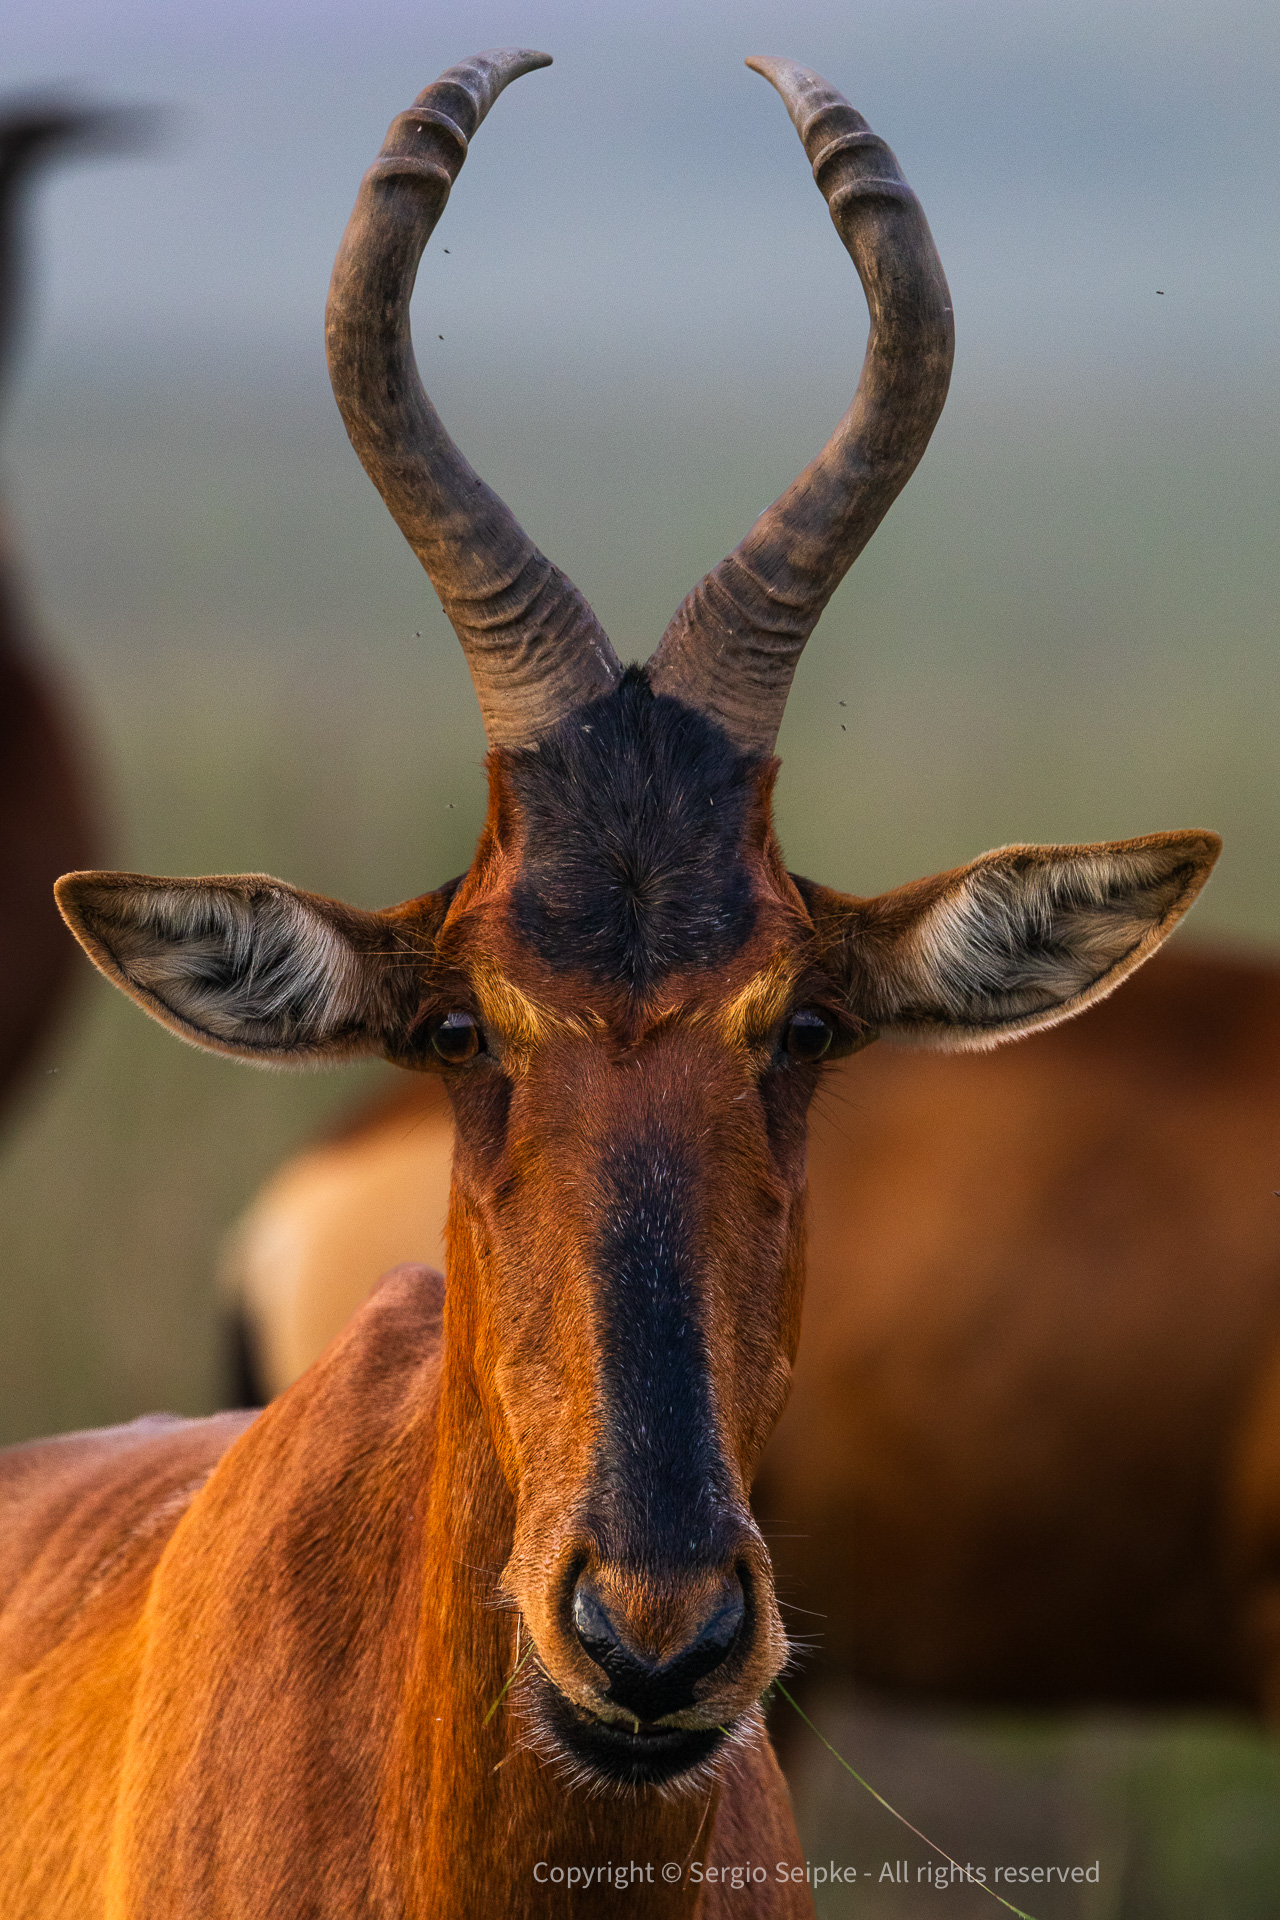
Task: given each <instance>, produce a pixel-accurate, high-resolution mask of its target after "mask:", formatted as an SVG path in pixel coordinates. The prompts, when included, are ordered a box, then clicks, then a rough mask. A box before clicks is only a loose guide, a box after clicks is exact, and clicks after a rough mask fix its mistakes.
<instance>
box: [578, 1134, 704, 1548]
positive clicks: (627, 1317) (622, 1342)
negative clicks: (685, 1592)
mask: <svg viewBox="0 0 1280 1920" xmlns="http://www.w3.org/2000/svg"><path fill="white" fill-rule="evenodd" d="M602 1197H603V1201H604V1209H603V1211H604V1224H603V1229H602V1231H601V1234H600V1237H599V1241H598V1244H597V1249H596V1261H597V1268H598V1274H599V1288H598V1292H597V1302H598V1304H597V1316H598V1317H597V1327H598V1332H599V1337H600V1344H601V1373H602V1380H601V1386H602V1398H603V1408H602V1429H601V1435H600V1442H599V1449H598V1453H597V1457H596V1461H595V1473H594V1475H593V1493H592V1499H591V1515H590V1519H591V1523H592V1526H593V1530H594V1531H595V1532H596V1534H597V1537H598V1538H599V1541H600V1547H601V1550H602V1552H603V1554H604V1555H605V1557H606V1558H608V1559H610V1560H613V1561H615V1562H622V1563H626V1564H630V1565H637V1566H643V1567H645V1568H647V1569H651V1570H654V1569H657V1568H660V1567H666V1566H672V1565H680V1566H683V1567H686V1568H687V1566H688V1564H689V1560H690V1556H691V1555H693V1556H695V1557H698V1558H700V1557H701V1556H702V1555H703V1554H704V1553H705V1554H706V1555H707V1557H708V1559H709V1560H710V1561H716V1560H717V1558H718V1539H717V1535H718V1523H719V1521H720V1519H721V1516H722V1515H724V1513H725V1510H726V1505H727V1499H728V1476H727V1474H726V1472H725V1467H724V1462H723V1460H722V1458H721V1454H720V1447H719V1440H718V1436H717V1433H716V1429H715V1422H714V1413H713V1404H712V1398H711V1391H710V1373H709V1361H708V1355H707V1348H706V1341H705V1338H704V1335H703V1330H702V1325H701V1321H700V1316H699V1312H698V1303H697V1295H696V1289H695V1267H694V1258H693V1251H692V1246H693V1242H692V1233H691V1224H692V1220H693V1218H694V1217H695V1207H696V1200H697V1194H696V1186H695V1181H694V1177H693V1173H692V1170H691V1169H690V1168H689V1166H688V1165H687V1163H686V1162H685V1160H684V1158H683V1156H682V1154H681V1153H680V1151H679V1149H678V1148H677V1147H675V1146H674V1145H673V1144H672V1142H671V1141H670V1140H669V1139H668V1138H667V1137H666V1136H665V1135H664V1134H663V1133H662V1132H661V1131H658V1130H656V1129H655V1130H652V1131H650V1132H648V1133H646V1134H643V1135H640V1136H638V1137H636V1138H634V1139H632V1140H631V1141H629V1142H628V1143H627V1144H626V1145H625V1146H623V1147H621V1148H620V1149H618V1150H617V1151H616V1152H615V1153H614V1154H613V1155H612V1156H611V1160H610V1164H609V1168H608V1172H607V1174H606V1177H605V1182H604V1193H603V1196H602Z"/></svg>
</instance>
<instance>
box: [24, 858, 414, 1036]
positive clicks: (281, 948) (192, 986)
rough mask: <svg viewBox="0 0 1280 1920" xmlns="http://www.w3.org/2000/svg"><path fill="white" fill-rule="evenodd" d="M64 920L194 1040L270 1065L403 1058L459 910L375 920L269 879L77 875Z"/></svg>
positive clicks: (395, 913)
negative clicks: (441, 943) (442, 929)
mask: <svg viewBox="0 0 1280 1920" xmlns="http://www.w3.org/2000/svg"><path fill="white" fill-rule="evenodd" d="M55 892H56V895H57V901H58V906H59V907H60V909H61V911H62V917H63V919H64V920H65V921H66V923H67V925H68V926H69V927H70V928H71V931H72V932H73V933H74V934H75V936H76V939H77V940H78V941H79V942H80V944H81V946H82V947H83V948H84V950H85V952H86V953H87V954H88V955H89V958H90V959H91V960H92V961H93V963H94V965H95V966H96V967H98V968H100V969H101V971H102V972H103V973H105V974H106V976H107V978H108V980H111V981H113V982H114V983H115V985H116V986H118V987H121V988H122V989H123V990H124V992H125V993H127V994H128V995H129V997H130V999H132V1000H136V1001H137V1002H138V1005H139V1006H140V1007H144V1008H145V1009H146V1011H147V1012H148V1013H149V1014H151V1015H152V1017H153V1018H154V1019H156V1020H159V1021H160V1022H161V1024H162V1025H163V1026H166V1027H169V1028H170V1029H171V1030H172V1031H173V1032H174V1033H176V1034H179V1035H180V1036H181V1038H182V1039H184V1040H189V1041H191V1042H192V1043H193V1045H195V1046H198V1047H207V1048H210V1049H212V1050H213V1051H215V1052H217V1053H230V1054H234V1055H235V1056H236V1057H237V1058H239V1059H241V1060H251V1061H254V1062H257V1063H258V1064H260V1065H278V1066H288V1065H299V1066H301V1065H305V1064H306V1063H308V1062H312V1061H318V1060H322V1059H327V1060H336V1059H341V1058H343V1057H349V1056H351V1055H353V1054H361V1053H384V1054H395V1053H397V1052H401V1051H402V1050H403V1041H404V1036H405V1035H406V1034H407V1033H408V1032H409V1030H410V1028H411V1026H412V1022H413V1018H414V1015H415V1013H416V1011H417V1007H418V1003H419V998H420V993H421V983H422V973H423V966H424V963H425V962H426V961H428V960H429V958H430V953H431V946H432V940H433V936H434V933H435V930H436V928H437V927H438V925H439V922H440V920H441V919H442V918H443V915H444V911H445V907H446V905H447V898H446V897H445V896H442V895H434V894H429V895H427V896H426V897H425V898H424V899H422V900H416V901H411V902H409V903H407V904H406V905H405V906H403V907H390V908H388V909H387V910H386V911H385V912H381V913H366V912H362V911H360V910H359V909H358V908H355V907H347V906H343V905H342V904H341V902H340V901H337V900H326V899H325V898H324V897H323V896H322V895H320V894H315V893H304V892H302V891H301V889H300V888H298V887H290V886H287V885H286V884H285V882H284V881H282V880H272V879H271V878H269V876H267V875H266V874H257V873H247V874H235V875H227V876H220V877H218V878H215V879H211V880H155V879H152V878H150V877H149V876H148V875H146V874H141V873H68V874H64V875H63V877H62V879H61V880H59V882H58V884H57V887H56V889H55Z"/></svg>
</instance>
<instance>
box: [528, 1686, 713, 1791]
mask: <svg viewBox="0 0 1280 1920" xmlns="http://www.w3.org/2000/svg"><path fill="white" fill-rule="evenodd" d="M542 1706H543V1710H544V1713H545V1714H546V1717H547V1719H548V1721H549V1722H550V1725H551V1728H552V1730H553V1732H554V1733H555V1736H556V1739H557V1740H558V1741H559V1742H560V1744H561V1746H563V1747H564V1748H565V1749H566V1750H567V1751H568V1752H569V1753H571V1754H572V1755H573V1757H574V1759H575V1760H577V1761H579V1762H580V1763H581V1764H582V1765H584V1766H588V1767H590V1769H591V1771H592V1772H593V1773H595V1774H598V1775H601V1776H602V1777H603V1778H605V1779H608V1780H613V1781H615V1782H616V1783H617V1784H618V1785H619V1786H629V1787H643V1786H660V1785H662V1784H663V1783H664V1782H666V1781H669V1780H678V1779H679V1777H680V1775H681V1774H682V1773H689V1772H691V1771H692V1769H694V1768H695V1767H701V1766H704V1765H705V1764H706V1762H707V1761H708V1760H710V1759H712V1758H713V1757H714V1755H715V1754H716V1753H717V1752H718V1750H719V1749H720V1748H721V1747H722V1746H723V1745H724V1740H725V1735H724V1732H723V1730H722V1729H721V1728H719V1727H707V1728H689V1727H659V1728H657V1729H655V1730H654V1731H653V1732H652V1733H628V1732H627V1731H626V1729H625V1728H623V1727H619V1726H616V1725H613V1724H611V1723H610V1722H607V1721H604V1720H597V1719H595V1718H594V1717H593V1716H591V1715H590V1714H585V1713H582V1712H580V1711H579V1709H578V1708H576V1707H575V1706H574V1705H573V1704H572V1703H571V1702H570V1701H569V1700H567V1699H566V1698H565V1696H564V1695H563V1694H562V1693H561V1692H560V1690H559V1689H558V1688H555V1687H551V1686H547V1687H546V1688H545V1692H544V1697H543V1701H542Z"/></svg>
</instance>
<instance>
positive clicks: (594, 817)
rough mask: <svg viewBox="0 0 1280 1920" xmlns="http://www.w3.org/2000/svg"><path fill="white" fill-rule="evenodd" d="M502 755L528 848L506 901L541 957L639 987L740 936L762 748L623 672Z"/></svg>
mask: <svg viewBox="0 0 1280 1920" xmlns="http://www.w3.org/2000/svg"><path fill="white" fill-rule="evenodd" d="M508 765H509V767H510V770H511V779H512V785H513V787H514V789H515V793H516V796H517V799H518V803H519V806H520V809H521V813H522V817H523V820H524V824H525V829H526V845H527V847H528V852H527V853H526V855H525V860H524V866H523V868H522V871H521V874H520V878H519V880H518V882H517V884H516V887H515V889H514V895H513V900H512V911H513V913H514V916H515V923H516V927H517V930H518V931H519V933H520V935H521V937H522V938H523V939H525V940H527V941H529V943H530V944H531V945H532V946H533V948H534V949H535V951H536V952H537V953H538V954H539V955H540V956H541V958H542V959H544V960H547V961H549V962H550V964H551V965H552V966H556V967H566V968H572V969H574V970H581V971H584V972H586V973H589V974H592V975H593V976H594V977H595V978H596V979H599V980H603V981H607V982H609V983H610V984H618V985H623V986H626V987H628V988H630V990H631V991H632V992H633V993H637V994H644V993H647V992H648V991H649V990H650V988H651V987H652V986H653V985H654V984H655V983H656V982H657V981H658V980H660V979H661V978H662V977H663V976H664V975H665V974H667V973H670V972H673V971H676V970H680V969H684V968H690V967H713V966H719V965H721V964H723V962H724V961H726V960H727V959H729V957H730V956H731V955H732V954H734V953H736V952H737V951H738V950H739V948H741V947H742V946H743V945H744V944H745V942H746V941H747V939H748V938H749V937H750V934H751V928H752V923H753V920H754V917H755V915H754V907H753V903H752V897H751V880H750V871H749V868H748V866H747V862H746V860H745V858H744V849H743V835H744V830H745V827H746V823H747V818H748V811H749V808H750V804H751V799H752V794H753V791H754V783H755V776H756V773H757V771H758V769H759V766H760V757H759V756H758V755H754V754H743V753H739V752H738V751H737V749H736V748H735V747H734V746H733V744H732V742H731V741H730V740H729V737H728V735H727V734H726V733H724V732H723V730H722V729H721V728H720V727H718V726H717V725H716V724H715V722H714V721H711V720H708V719H706V718H705V716H704V715H702V714H699V713H695V712H693V711H692V709H691V708H689V707H686V706H684V705H682V703H681V702H680V701H678V700H672V699H668V698H665V697H657V696H655V695H654V694H653V693H652V692H651V690H650V688H649V683H648V681H647V680H646V679H645V676H644V672H643V670H642V669H640V668H632V669H630V670H629V671H628V672H627V674H626V676H625V677H624V679H623V680H622V681H621V683H620V684H619V685H618V686H617V687H616V688H614V690H613V692H612V693H608V694H606V695H604V696H603V698H601V699H599V700H594V701H592V702H591V704H590V705H589V706H586V707H583V708H582V709H581V710H580V711H579V712H577V713H575V714H573V715H572V716H571V717H570V718H569V719H568V720H565V721H563V722H562V723H561V725H560V726H559V727H557V728H556V730H555V731H554V732H553V733H551V734H549V735H548V736H547V737H546V738H545V739H544V740H542V741H540V742H539V743H538V745H537V746H536V747H531V748H529V749H527V750H526V751H523V752H521V753H518V754H512V755H511V756H510V757H509V760H508Z"/></svg>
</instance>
